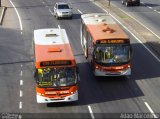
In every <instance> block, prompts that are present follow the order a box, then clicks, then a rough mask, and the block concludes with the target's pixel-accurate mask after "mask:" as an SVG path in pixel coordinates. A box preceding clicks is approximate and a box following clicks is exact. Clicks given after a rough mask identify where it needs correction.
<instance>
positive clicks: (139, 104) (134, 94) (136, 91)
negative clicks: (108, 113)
mask: <svg viewBox="0 0 160 119" xmlns="http://www.w3.org/2000/svg"><path fill="white" fill-rule="evenodd" d="M86 7H87V6H86ZM94 7H95V6H94ZM80 10H81V9H80ZM71 24H72V23H70V25H69V26H68V24H67V23H66V25H65V22H63V24H62V27H63V28H64V27H65V29H67V27H70V26H72V28H70V29H75V28H74V27H77V26H75V25H71ZM72 37H75V38H74V39H77V38H76V34H74V36H73V34H72ZM131 37H132V36H131ZM133 39H134V38H133ZM73 46H75V45H73ZM82 57H83V56H82V55H81V54H80V55H78V56H76V59H77V60H78V66H79V68H80V71H81V70H82V71H84V72H85V73H86V74H83V75H80V77H81V79H82V80H83V81H84V80H85V81H86V79H88V80H89V79H91V80H92V79H93V80H94V77H88V78H84V76H85V77H87V75H89V74H90V73H89V72H91V69H87V68H86V67H85V68H81V65H84V66H85V65H87V63H84V64H83V63H82V64H81V62H85V60H84V59H83V58H82ZM90 76H91V75H90ZM82 80H81V82H82ZM81 82H80V86H81V85H82V86H83V89H86V90H87V91H86V90H85V91H80V92H85V94H86V95H85V94H84V95H82V94H81V93H80V95H82V98H84V99H83V100H80V101H79V103H80V104H82V105H84V104H88V105H89V104H95V103H102V105H103V102H106V101H108V100H109V99H111V100H116V98H113V96H112V95H109V98H104V97H95V96H91V95H93V94H92V93H93V92H96V94H100V92H99V91H100V90H96V91H94V90H90V91H88V89H92V87H94V89H96V85H97V84H94V83H93V82H90V83H87V82H85V83H84V84H81ZM87 84H88V86H87ZM110 85H111V84H109V86H110ZM90 86H91V87H90ZM112 86H113V84H112ZM114 86H115V85H114ZM85 87H87V88H85ZM129 87H133V89H134V90H133V89H131V88H129ZM112 88H113V87H112ZM126 88H127V89H126ZM115 89H117V87H116V88H115ZM120 89H121V88H120ZM120 89H119V90H120ZM128 89H130V90H128ZM80 90H82V89H81V88H80ZM106 90H107V91H108V89H106V88H105V92H106ZM112 90H113V89H112ZM126 90H127V91H128V92H126ZM132 90H133V91H134V92H133V91H132ZM109 91H111V89H110V90H109ZM121 91H122V92H123V93H124V92H126V94H125V95H123V93H122V92H121V93H118V94H120V95H118V97H117V98H118V99H125V98H126V99H128V98H135V97H140V96H143V93H142V92H141V90H140V88H139V87H138V86H137V84H136V82H135V81H133V82H132V83H130V86H128V87H124V88H123V89H122V90H121ZM97 92H98V93H97ZM113 93H114V92H113ZM96 94H94V95H96ZM113 95H114V97H116V95H117V94H116V93H114V94H113ZM98 96H99V95H98ZM87 97H90V98H89V99H88V98H87ZM97 99H99V100H97ZM103 99H104V100H103ZM131 100H132V99H131ZM132 101H133V103H132V104H130V105H128V104H127V103H128V102H130V101H128V100H124V101H122V102H121V101H120V102H121V104H120V103H119V102H118V103H116V102H115V103H116V106H115V107H113V108H112V112H114V111H115V112H116V110H121V106H122V105H124V104H125V102H126V105H125V106H124V107H125V108H124V110H123V112H127V111H129V112H132V111H133V112H148V110H147V108H146V107H145V105H144V103H143V101H142V100H140V99H137V102H135V100H134V99H133V100H132ZM130 103H131V102H130ZM135 103H136V104H135ZM134 106H135V108H132V107H134ZM117 107H118V108H117ZM139 107H140V109H139ZM103 109H105V110H108V109H106V107H104V106H102V107H101V106H98V105H97V107H96V110H94V111H95V112H97V110H103Z"/></svg>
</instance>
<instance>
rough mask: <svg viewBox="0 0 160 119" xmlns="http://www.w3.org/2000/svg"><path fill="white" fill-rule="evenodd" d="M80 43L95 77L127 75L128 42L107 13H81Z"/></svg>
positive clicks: (129, 60) (128, 64)
mask: <svg viewBox="0 0 160 119" xmlns="http://www.w3.org/2000/svg"><path fill="white" fill-rule="evenodd" d="M81 22H82V23H81V30H80V31H81V45H82V49H83V51H84V54H85V57H86V58H87V59H88V62H89V63H90V65H91V67H92V69H93V72H94V74H95V76H127V77H128V76H130V75H131V45H130V39H129V38H128V36H127V35H126V33H125V32H124V31H123V30H122V29H121V28H120V27H119V25H118V24H117V23H116V22H115V21H114V20H113V18H112V17H111V16H110V15H109V14H106V13H90V14H83V15H82V16H81Z"/></svg>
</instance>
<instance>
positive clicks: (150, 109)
mask: <svg viewBox="0 0 160 119" xmlns="http://www.w3.org/2000/svg"><path fill="white" fill-rule="evenodd" d="M144 104H145V105H146V107H147V108H148V109H149V111H150V112H151V114H152V115H153V117H154V118H158V117H157V116H156V115H155V113H154V112H153V110H152V108H151V107H150V106H149V104H148V103H147V102H144Z"/></svg>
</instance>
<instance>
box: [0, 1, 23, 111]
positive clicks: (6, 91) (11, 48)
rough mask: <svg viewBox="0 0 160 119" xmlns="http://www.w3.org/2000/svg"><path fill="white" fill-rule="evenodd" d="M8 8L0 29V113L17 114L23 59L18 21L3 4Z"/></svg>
mask: <svg viewBox="0 0 160 119" xmlns="http://www.w3.org/2000/svg"><path fill="white" fill-rule="evenodd" d="M3 4H4V5H5V6H7V7H8V9H7V11H6V13H5V16H4V21H3V26H2V27H1V28H0V36H1V40H0V44H1V47H0V56H1V58H0V76H1V78H0V88H1V89H0V95H1V98H0V107H3V108H1V109H0V112H19V101H20V98H19V96H20V94H19V93H20V92H19V91H20V85H19V81H20V79H21V65H20V64H21V63H23V62H25V59H23V56H24V51H23V42H22V38H21V34H20V27H19V24H18V19H17V16H16V13H15V12H14V9H13V7H11V4H10V3H9V1H4V3H3Z"/></svg>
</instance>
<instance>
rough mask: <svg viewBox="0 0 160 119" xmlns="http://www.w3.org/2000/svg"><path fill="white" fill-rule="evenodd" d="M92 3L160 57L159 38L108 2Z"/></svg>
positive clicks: (95, 1) (95, 0) (101, 0)
mask: <svg viewBox="0 0 160 119" xmlns="http://www.w3.org/2000/svg"><path fill="white" fill-rule="evenodd" d="M94 3H95V4H97V5H99V6H101V8H102V9H105V10H107V11H108V12H109V13H110V14H112V15H113V16H114V17H115V18H116V19H118V20H119V21H120V22H121V23H122V24H123V25H124V26H126V27H127V29H129V30H130V31H131V32H132V33H133V34H134V35H136V36H137V37H138V38H139V39H140V40H141V41H142V42H143V43H144V44H145V45H147V46H149V47H150V48H151V49H152V50H153V51H154V53H155V54H157V55H158V57H160V37H157V36H155V35H154V34H153V33H152V32H151V31H149V30H148V29H146V28H145V27H144V26H143V25H142V24H140V23H138V22H137V21H136V20H135V19H133V18H131V17H130V16H128V15H127V14H125V13H124V12H123V11H121V10H120V9H119V8H118V7H116V6H113V5H112V4H110V6H108V0H94Z"/></svg>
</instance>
